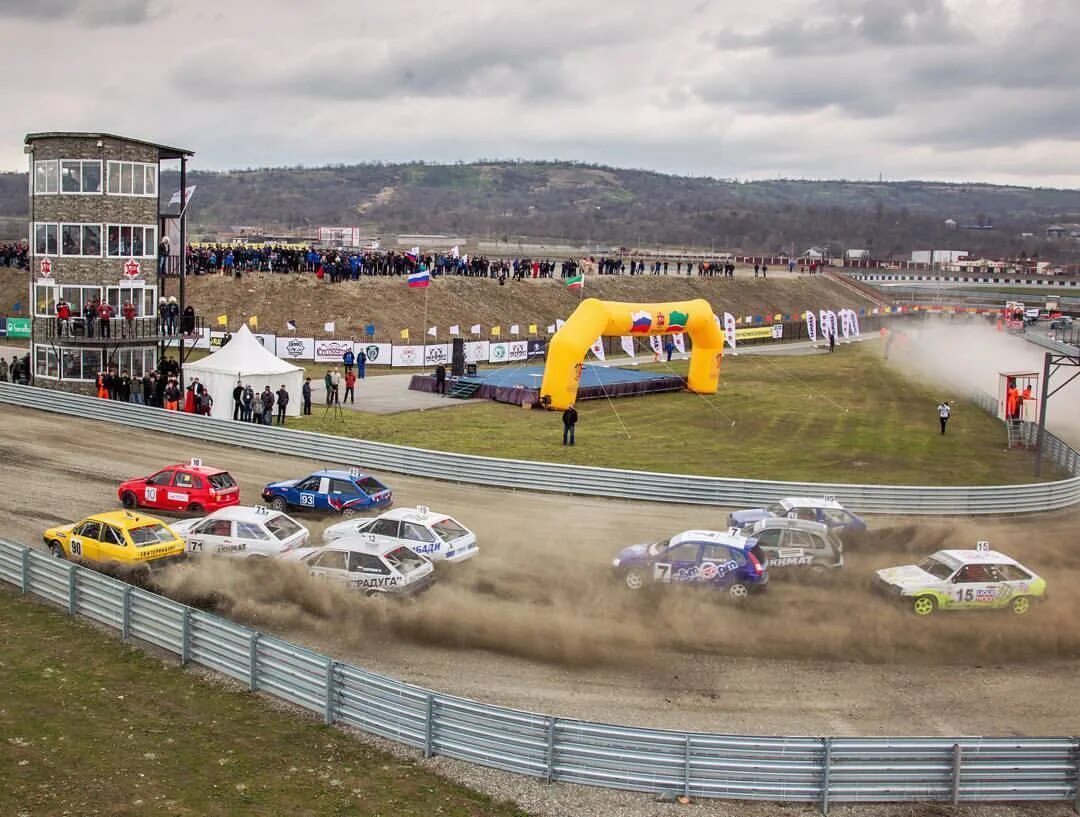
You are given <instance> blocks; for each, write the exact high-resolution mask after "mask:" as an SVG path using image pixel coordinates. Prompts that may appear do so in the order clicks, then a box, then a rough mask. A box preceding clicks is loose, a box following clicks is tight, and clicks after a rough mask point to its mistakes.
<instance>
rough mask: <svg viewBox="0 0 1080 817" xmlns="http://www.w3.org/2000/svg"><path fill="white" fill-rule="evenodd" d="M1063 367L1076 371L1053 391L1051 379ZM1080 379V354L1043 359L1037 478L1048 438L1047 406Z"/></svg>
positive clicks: (1052, 353) (1037, 443) (1040, 470)
mask: <svg viewBox="0 0 1080 817" xmlns="http://www.w3.org/2000/svg"><path fill="white" fill-rule="evenodd" d="M1063 366H1069V367H1071V368H1073V369H1075V370H1076V371H1074V372H1073V373H1072V375H1071V376H1070V377H1069V378H1068V379H1067V380H1066V381H1065V382H1064V383H1062V384H1060V385H1058V386H1057V387H1055V388H1053V389H1051V388H1050V378H1051V377H1052V376H1053V375H1054V374H1055V373H1056V372H1057V371H1058V369H1060V368H1061V367H1063ZM1077 377H1080V354H1061V353H1055V352H1047V353H1046V356H1045V358H1044V359H1043V395H1042V402H1041V403H1040V404H1039V428H1038V434H1037V436H1036V442H1035V476H1037V477H1039V476H1042V455H1043V441H1044V440H1045V438H1046V404H1047V403H1048V402H1050V398H1051V397H1053V396H1054V395H1055V394H1057V393H1058V392H1059V391H1061V390H1062V389H1063V388H1065V387H1066V386H1067V385H1069V384H1070V383H1072V381H1074V380H1075V379H1076V378H1077Z"/></svg>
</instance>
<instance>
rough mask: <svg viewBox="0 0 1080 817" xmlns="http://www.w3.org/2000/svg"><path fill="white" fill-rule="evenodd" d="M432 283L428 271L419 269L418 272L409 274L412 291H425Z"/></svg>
mask: <svg viewBox="0 0 1080 817" xmlns="http://www.w3.org/2000/svg"><path fill="white" fill-rule="evenodd" d="M430 283H431V276H430V275H428V271H427V269H426V268H425V269H419V270H417V271H416V272H410V273H409V288H410V289H423V288H424V287H426V286H428V285H429V284H430Z"/></svg>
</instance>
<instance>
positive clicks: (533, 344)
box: [529, 338, 547, 360]
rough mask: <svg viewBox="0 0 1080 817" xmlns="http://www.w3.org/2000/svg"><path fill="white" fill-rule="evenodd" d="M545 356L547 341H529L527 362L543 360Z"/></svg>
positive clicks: (542, 339) (543, 339)
mask: <svg viewBox="0 0 1080 817" xmlns="http://www.w3.org/2000/svg"><path fill="white" fill-rule="evenodd" d="M546 356H547V339H546V338H538V339H536V340H530V341H529V360H535V359H537V358H540V359H543V358H544V357H546Z"/></svg>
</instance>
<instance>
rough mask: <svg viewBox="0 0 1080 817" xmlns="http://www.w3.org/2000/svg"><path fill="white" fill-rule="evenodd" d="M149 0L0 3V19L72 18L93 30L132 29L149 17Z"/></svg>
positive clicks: (8, 0) (10, 0) (6, 0)
mask: <svg viewBox="0 0 1080 817" xmlns="http://www.w3.org/2000/svg"><path fill="white" fill-rule="evenodd" d="M151 3H152V0H3V2H0V18H2V17H9V18H16V19H19V18H21V19H27V20H42V21H55V20H63V19H69V18H70V19H73V20H76V21H78V22H80V23H84V24H86V25H89V26H91V27H93V28H98V27H106V26H132V25H138V24H140V23H145V22H146V21H147V20H149V19H150V17H151Z"/></svg>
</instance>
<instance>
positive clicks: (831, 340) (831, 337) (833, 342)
mask: <svg viewBox="0 0 1080 817" xmlns="http://www.w3.org/2000/svg"><path fill="white" fill-rule="evenodd" d="M829 351H830V352H835V351H836V333H835V332H830V333H829Z"/></svg>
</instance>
